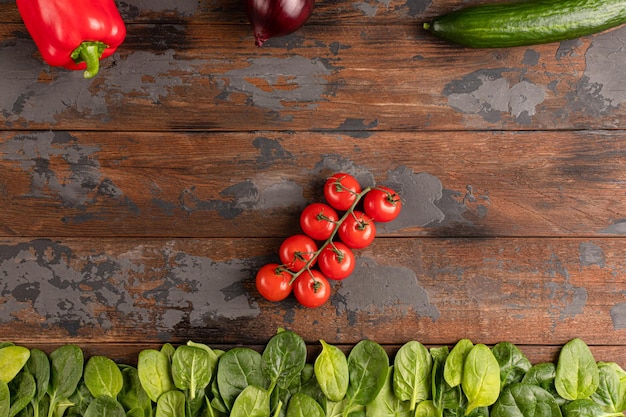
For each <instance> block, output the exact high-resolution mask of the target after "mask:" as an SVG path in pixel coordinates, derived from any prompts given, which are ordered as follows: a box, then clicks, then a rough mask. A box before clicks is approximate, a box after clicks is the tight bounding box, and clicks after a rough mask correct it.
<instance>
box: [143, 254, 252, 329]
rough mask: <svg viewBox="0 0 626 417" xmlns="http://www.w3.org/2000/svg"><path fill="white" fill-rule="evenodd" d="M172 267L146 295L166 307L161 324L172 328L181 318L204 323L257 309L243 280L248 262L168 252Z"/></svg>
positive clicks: (197, 324)
mask: <svg viewBox="0 0 626 417" xmlns="http://www.w3.org/2000/svg"><path fill="white" fill-rule="evenodd" d="M170 256H171V257H172V259H171V263H172V266H171V267H170V268H169V271H168V273H167V275H166V277H165V279H164V280H163V283H162V284H161V285H160V286H159V287H157V288H155V289H154V290H151V291H148V292H146V293H145V295H146V296H147V297H148V298H153V299H155V300H157V302H158V303H159V304H162V305H166V306H167V307H168V312H169V315H168V316H164V317H162V320H161V322H160V326H163V327H165V328H173V327H174V326H176V325H177V324H179V323H181V322H182V321H189V324H190V325H191V326H194V327H196V326H203V325H204V324H205V320H206V319H211V320H215V319H219V318H227V319H236V318H241V317H256V316H257V315H259V313H260V310H259V309H258V306H257V305H256V304H254V303H252V302H251V301H250V300H249V299H248V294H247V291H246V290H245V288H244V287H243V281H244V280H246V279H248V278H249V276H250V265H249V264H248V262H247V261H245V260H241V259H232V260H230V261H228V262H214V261H213V260H211V259H210V258H207V257H200V256H192V255H189V254H186V253H177V254H170Z"/></svg>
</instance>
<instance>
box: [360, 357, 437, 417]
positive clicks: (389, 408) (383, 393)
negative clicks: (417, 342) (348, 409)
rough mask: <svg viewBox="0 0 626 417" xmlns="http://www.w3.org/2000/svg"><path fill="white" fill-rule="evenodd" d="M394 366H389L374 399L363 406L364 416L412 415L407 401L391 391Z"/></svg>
mask: <svg viewBox="0 0 626 417" xmlns="http://www.w3.org/2000/svg"><path fill="white" fill-rule="evenodd" d="M429 356H430V355H429ZM394 374H395V366H391V367H389V372H388V374H387V380H386V381H385V384H384V385H383V387H382V388H381V390H380V391H379V392H378V395H377V396H376V398H374V401H372V402H371V403H369V404H368V405H367V407H365V415H366V417H412V416H413V413H412V412H411V409H410V407H411V405H410V403H409V402H408V401H402V400H401V399H400V398H398V397H397V396H396V395H395V394H394V391H393V378H394Z"/></svg>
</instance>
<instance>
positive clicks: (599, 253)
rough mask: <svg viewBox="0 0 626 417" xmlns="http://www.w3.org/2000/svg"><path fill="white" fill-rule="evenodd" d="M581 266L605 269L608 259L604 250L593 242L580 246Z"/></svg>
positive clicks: (583, 243)
mask: <svg viewBox="0 0 626 417" xmlns="http://www.w3.org/2000/svg"><path fill="white" fill-rule="evenodd" d="M578 252H579V254H580V255H579V257H580V264H581V265H582V266H592V265H595V266H599V267H600V268H604V267H605V265H606V263H605V261H606V259H605V256H604V250H603V249H602V248H601V247H600V246H598V245H596V244H595V243H593V242H582V243H581V244H580V245H579V246H578Z"/></svg>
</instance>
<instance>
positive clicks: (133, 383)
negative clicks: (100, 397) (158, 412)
mask: <svg viewBox="0 0 626 417" xmlns="http://www.w3.org/2000/svg"><path fill="white" fill-rule="evenodd" d="M120 370H121V372H122V378H123V379H124V383H123V384H122V390H121V391H120V392H119V394H117V400H118V401H119V402H120V403H121V404H122V406H124V409H126V410H129V411H130V410H133V409H141V410H147V411H151V408H152V402H151V400H150V397H148V393H146V390H144V389H143V387H142V386H141V382H140V381H139V373H138V372H137V369H136V368H134V367H132V366H127V365H123V366H121V368H120ZM135 413H136V412H135Z"/></svg>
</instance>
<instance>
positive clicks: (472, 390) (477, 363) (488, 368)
mask: <svg viewBox="0 0 626 417" xmlns="http://www.w3.org/2000/svg"><path fill="white" fill-rule="evenodd" d="M461 387H462V388H463V392H464V393H465V395H466V396H467V399H468V401H469V404H468V405H467V409H466V414H469V413H470V412H471V411H472V410H473V409H475V408H477V407H488V406H490V405H491V404H493V403H494V402H496V400H497V399H498V396H499V395H500V365H499V364H498V361H497V360H496V357H495V356H494V355H493V353H492V352H491V349H489V348H488V347H487V346H485V345H483V344H480V343H479V344H477V345H474V347H473V348H472V350H470V351H469V353H468V354H467V357H466V358H465V364H464V365H463V381H462V382H461Z"/></svg>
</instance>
